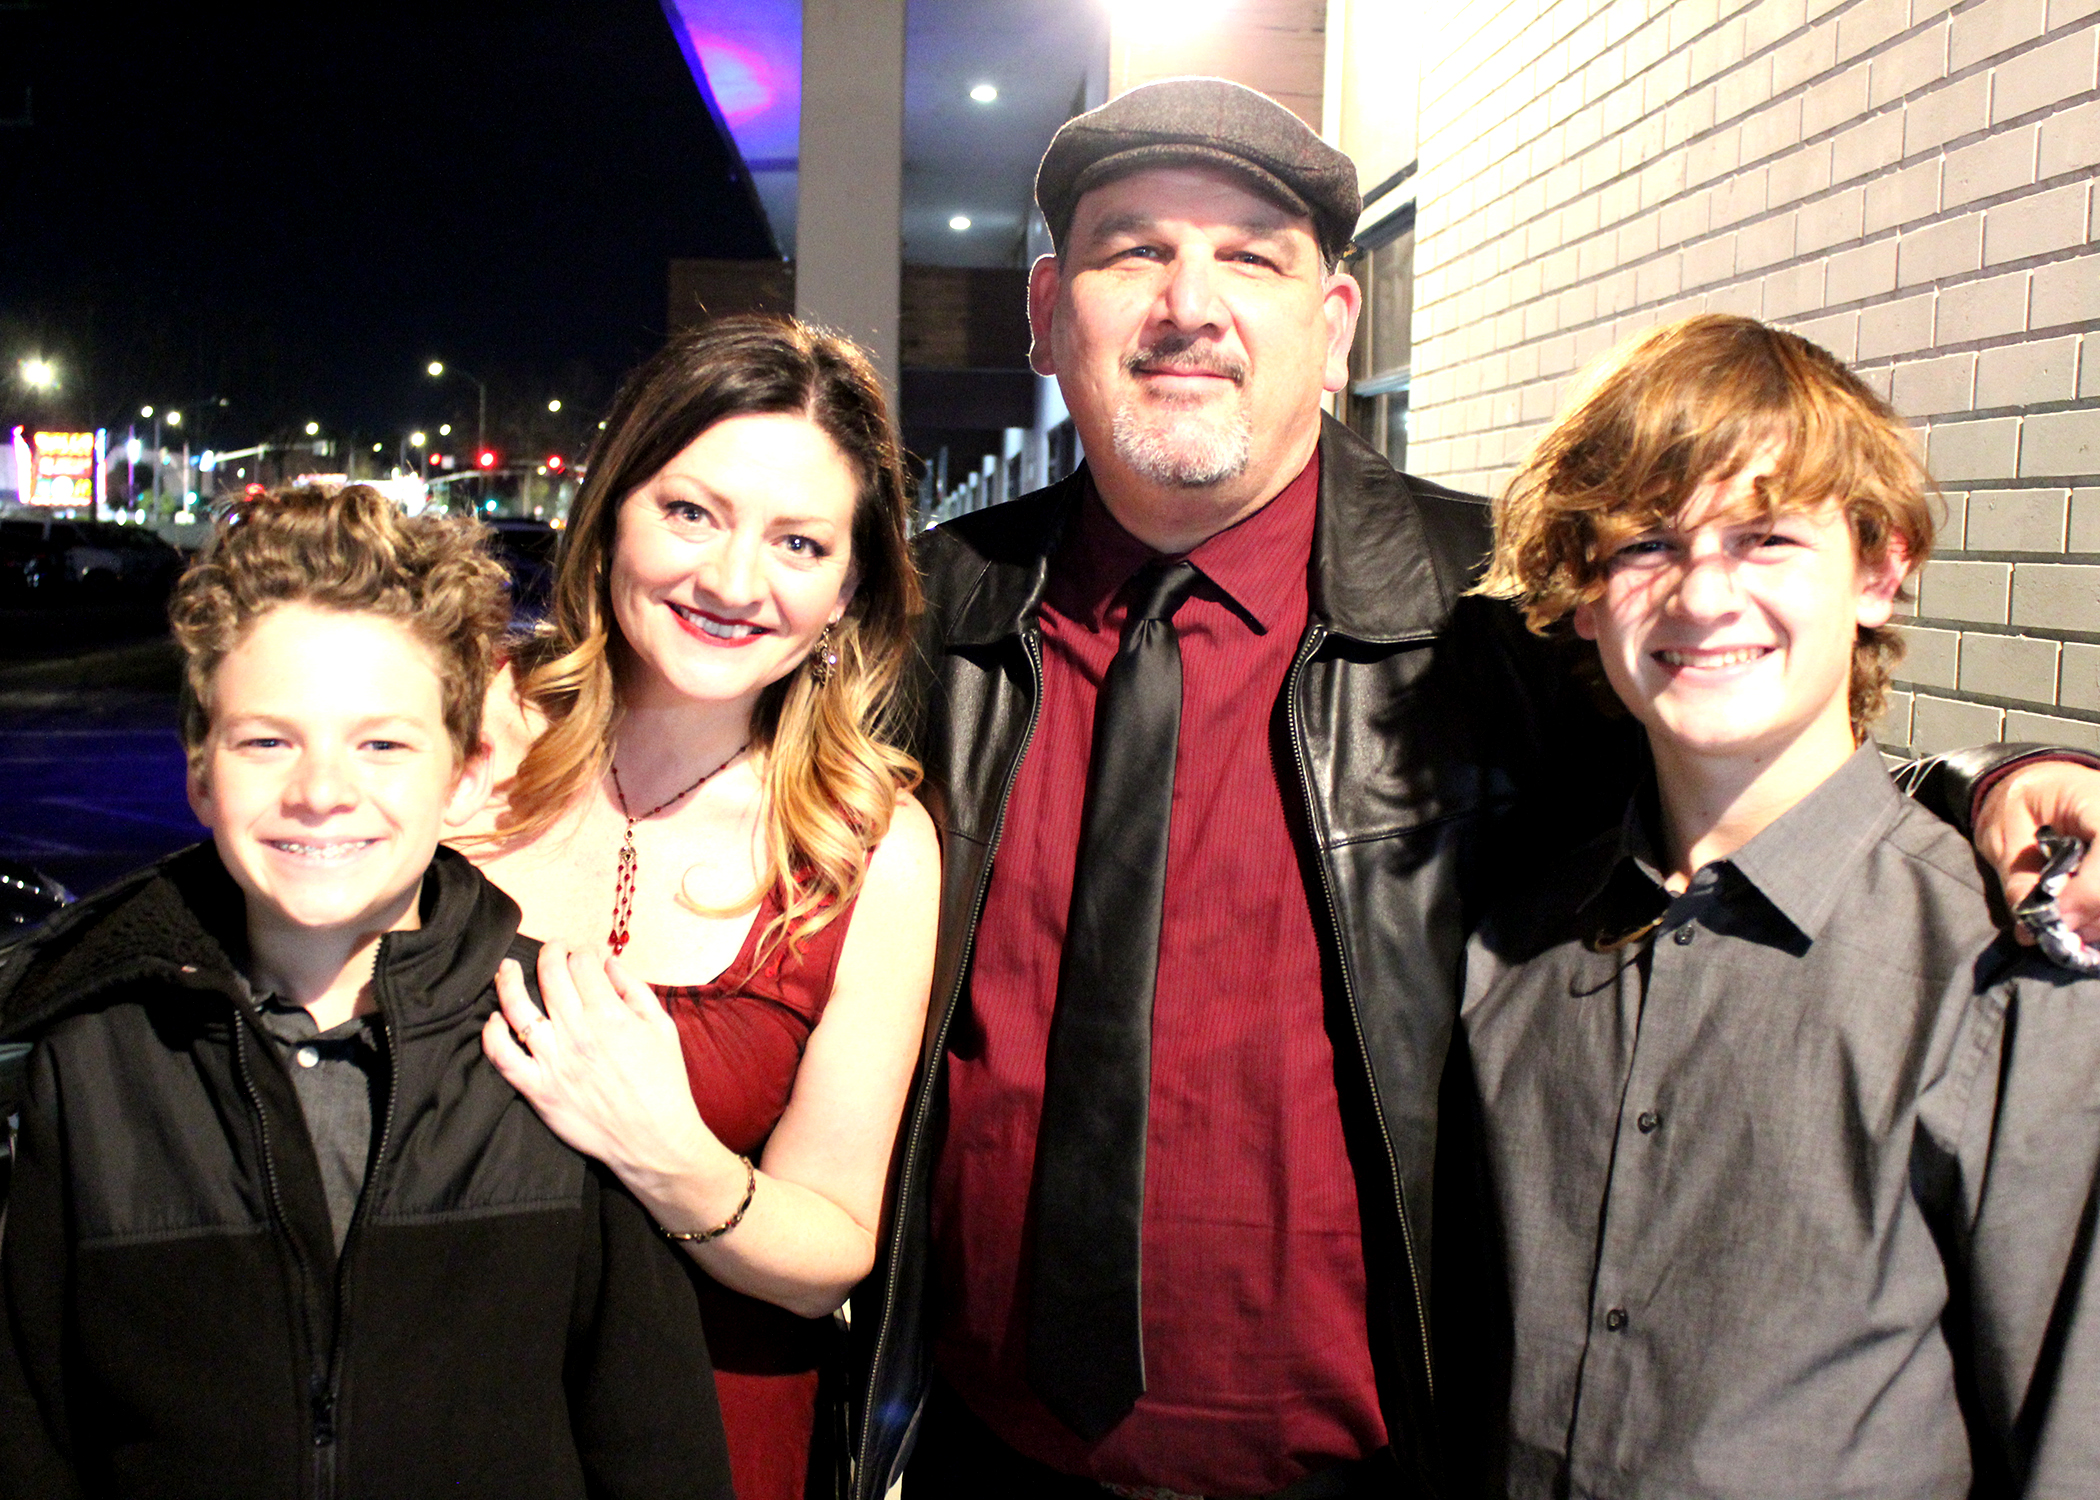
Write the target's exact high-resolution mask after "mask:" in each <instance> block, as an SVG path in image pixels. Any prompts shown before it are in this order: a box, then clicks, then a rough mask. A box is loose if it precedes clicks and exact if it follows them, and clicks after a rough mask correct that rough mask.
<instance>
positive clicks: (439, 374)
mask: <svg viewBox="0 0 2100 1500" xmlns="http://www.w3.org/2000/svg"><path fill="white" fill-rule="evenodd" d="M424 368H425V369H427V370H428V371H429V372H430V378H431V379H432V380H441V379H443V378H444V376H445V374H446V373H447V372H448V371H449V372H450V373H452V374H454V375H457V376H459V377H460V378H461V379H463V380H471V381H473V382H474V390H475V392H476V394H477V395H478V396H479V397H480V401H481V404H480V406H479V407H477V408H476V411H475V417H474V446H475V447H476V448H480V447H483V446H485V445H486V444H487V442H488V431H489V388H488V387H487V386H486V385H484V384H483V383H482V381H481V378H480V377H479V376H477V375H474V374H472V373H471V372H469V371H466V370H462V369H461V368H460V367H459V366H458V365H447V364H446V363H445V362H444V361H443V360H441V359H434V360H432V361H431V362H430V363H429V364H428V365H426V366H424Z"/></svg>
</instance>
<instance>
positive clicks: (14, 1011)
mask: <svg viewBox="0 0 2100 1500" xmlns="http://www.w3.org/2000/svg"><path fill="white" fill-rule="evenodd" d="M241 914H242V906H241V895H240V892H239V890H238V889H237V888H236V887H235V886H234V884H233V883H232V881H231V880H230V879H229V878H228V876H227V875H226V873H225V871H224V869H223V867H222V866H221V865H220V863H219V860H218V856H217V854H216V852H215V851H214V850H213V849H212V848H211V846H210V845H208V844H206V845H200V846H198V847H196V848H194V849H190V850H187V851H185V852H183V853H181V854H178V855H174V856H172V857H170V858H169V859H167V860H165V861H163V862H162V863H161V864H159V865H158V866H155V867H154V868H152V869H149V870H147V871H145V872H144V873H142V874H141V875H139V876H136V877H133V878H132V879H131V880H129V881H127V882H125V883H124V884H122V885H120V886H118V887H115V888H113V889H112V890H111V891H109V892H106V893H104V894H103V895H101V896H99V897H93V898H90V899H89V900H88V901H86V902H83V903H81V905H80V906H79V907H77V908H74V909H73V910H71V911H68V912H67V913H64V914H63V915H61V917H59V918H58V919H57V920H56V921H55V922H54V924H53V925H52V926H51V927H49V928H47V929H45V930H44V931H42V932H41V933H39V934H38V935H36V936H34V937H32V938H31V939H30V940H28V942H26V943H25V944H22V945H18V946H17V947H15V948H12V949H10V950H7V951H6V952H4V953H0V1017H4V1021H0V1041H13V1042H21V1041H34V1042H35V1048H34V1050H33V1051H32V1052H31V1053H30V1054H29V1059H28V1075H27V1081H26V1088H25V1091H24V1097H23V1099H22V1102H21V1124H20V1128H19V1133H18V1139H17V1150H16V1162H15V1173H14V1186H13V1191H12V1202H11V1204H10V1206H9V1209H8V1216H7V1224H6V1230H5V1237H4V1241H0V1289H4V1296H5V1310H6V1327H5V1338H4V1340H0V1495H4V1496H6V1497H7V1500H44V1497H47V1496H48V1497H58V1496H78V1495H96V1496H103V1495H108V1496H149V1495H150V1496H155V1497H163V1496H166V1497H176V1496H182V1497H190V1496H195V1497H200V1500H201V1497H205V1496H210V1497H214V1500H224V1497H233V1496H238V1497H249V1496H253V1497H265V1496H267V1497H272V1500H275V1497H287V1500H289V1497H295V1496H296V1497H335V1496H356V1497H365V1496H369V1497H373V1500H380V1497H387V1500H397V1497H414V1496H425V1495H439V1494H443V1495H447V1496H488V1497H491V1500H493V1497H498V1496H502V1497H506V1500H509V1497H526V1496H531V1497H534V1500H542V1497H558V1496H585V1495H589V1496H594V1497H596V1496H635V1497H642V1496H649V1497H664V1496H677V1497H695V1500H699V1497H708V1500H716V1497H725V1500H726V1497H729V1496H730V1494H731V1491H730V1485H729V1477H728V1462H727V1457H726V1452H725V1448H724V1443H723V1437H722V1423H721V1414H720V1411H719V1409H718V1408H717V1406H716V1403H715V1393H714V1380H713V1371H712V1368H711V1366H710V1365H709V1363H708V1357H707V1345H706V1341H705V1339H704V1337H703V1335H702V1333H701V1329H700V1316H699V1311H698V1305H697V1302H696V1300H695V1297H694V1293H693V1289H692V1283H691V1280H690V1274H691V1273H690V1271H689V1268H688V1266H687V1264H686V1262H685V1260H684V1258H683V1257H681V1256H679V1255H678V1254H677V1253H676V1252H675V1251H673V1250H672V1249H671V1248H670V1247H669V1246H667V1245H665V1244H664V1243H663V1242H662V1241H661V1240H660V1239H659V1238H658V1237H657V1235H656V1234H655V1233H654V1231H653V1229H652V1227H651V1225H650V1223H649V1220H648V1219H647V1217H646V1216H645V1215H644V1214H643V1213H642V1211H641V1209H640V1207H639V1206H638V1205H637V1204H636V1203H635V1202H634V1200H633V1199H632V1198H630V1197H629V1196H628V1195H627V1194H626V1193H625V1192H624V1191H623V1190H622V1189H621V1188H620V1187H619V1186H618V1184H617V1183H616V1182H614V1181H613V1180H612V1178H611V1177H610V1176H609V1175H607V1174H606V1173H605V1172H604V1171H603V1170H602V1169H601V1168H599V1167H597V1166H596V1165H594V1164H593V1163H591V1162H589V1161H587V1160H585V1159H584V1158H583V1157H581V1156H579V1155H577V1154H576V1153H575V1152H573V1151H571V1150H569V1149H568V1148H567V1147H565V1146H563V1145H562V1144H561V1143H560V1142H559V1141H557V1140H556V1139H555V1138H554V1136H553V1135H552V1134H551V1133H550V1132H549V1131H548V1130H547V1128H546V1127H545V1126H544V1125H543V1124H541V1123H540V1120H539V1118H538V1117H537V1116H536V1115H534V1113H533V1112H532V1110H531V1109H530V1108H529V1107H528V1106H527V1105H526V1104H525V1102H524V1101H523V1100H522V1099H520V1098H519V1097H518V1095H517V1093H516V1092H515V1091H514V1090H513V1089H512V1088H511V1087H510V1086H509V1085H508V1084H507V1083H505V1082H504V1081H503V1079H502V1077H501V1075H499V1074H498V1073H497V1072H496V1070H495V1069H494V1068H493V1067H492V1066H490V1064H489V1063H488V1062H487V1061H486V1060H485V1059H484V1058H483V1056H482V1053H481V1041H480V1031H481V1026H482V1023H483V1021H484V1020H485V1019H486V1018H487V1016H488V1015H489V1014H490V1012H491V1010H492V1009H493V1008H494V1006H495V1003H496V1002H495V989H494V985H493V983H492V980H493V976H494V974H495V971H496V966H497V964H498V962H499V961H500V960H502V959H503V958H504V957H505V956H506V955H509V956H514V957H517V958H520V959H521V960H523V962H524V965H525V971H526V973H527V974H528V975H529V974H530V973H531V972H532V963H531V958H532V954H533V945H532V944H531V943H530V942H529V941H527V940H523V939H520V938H518V937H517V935H516V934H517V922H518V911H517V908H516V906H514V905H513V904H512V903H511V902H510V900H509V899H508V898H507V897H505V896H504V895H503V894H502V893H501V892H500V891H498V890H497V889H496V888H495V887H494V886H491V885H490V884H489V883H488V882H487V881H485V880H484V879H483V878H482V877H481V875H480V874H479V873H478V872H477V871H476V870H475V869H474V868H473V867H472V866H471V865H469V864H468V863H467V862H466V861H465V860H463V859H460V858H459V857H458V856H456V855H454V854H452V853H450V852H449V851H440V852H439V854H438V857H437V859H436V860H435V861H434V862H433V864H432V865H431V868H430V871H429V873H428V874H427V875H426V877H425V879H424V885H423V893H422V917H423V923H424V925H423V926H422V928H421V929H419V930H416V931H408V932H397V933H392V934H389V935H388V936H387V937H386V938H385V939H384V941H383V942H382V943H381V945H380V952H379V957H378V961H377V963H376V964H375V966H374V973H373V982H374V989H375V992H376V994H377V997H378V1002H379V1009H380V1015H381V1017H382V1020H383V1023H384V1028H385V1033H386V1040H387V1052H388V1056H389V1058H390V1059H391V1067H390V1069H389V1074H390V1084H389V1091H388V1093H389V1097H388V1100H387V1103H386V1106H385V1111H384V1115H383V1117H382V1118H383V1124H382V1125H381V1126H380V1139H379V1143H378V1145H377V1146H376V1147H375V1151H374V1155H373V1158H372V1164H371V1168H370V1171H369V1173H368V1175H367V1178H366V1181H365V1187H364V1193H363V1195H362V1197H361V1199H360V1201H359V1203H358V1207H357V1214H356V1217H355V1219H354V1220H353V1222H352V1225H351V1228H350V1232H349V1237H348V1240H347V1242H346V1243H345V1245H344V1247H343V1251H342V1254H341V1256H340V1258H338V1256H337V1254H336V1251H335V1246H334V1239H333V1236H332V1234H331V1232H330V1229H329V1221H328V1207H327V1203H326V1201H325V1199H324V1196H323V1192H322V1187H321V1180H320V1173H319V1169H318V1167H317V1166H316V1163H315V1158H314V1152H313V1147H312V1145H311V1144H310V1142H309V1140H308V1137H307V1134H306V1127H305V1122H304V1118H303V1117H302V1115H301V1113H300V1109H299V1102H298V1099H297V1096H296V1095H295V1094H294V1092H293V1089H292V1083H291V1080H290V1078H289V1077H288V1076H286V1073H285V1071H284V1068H283V1065H282V1064H281V1063H280V1062H279V1061H278V1060H277V1059H276V1057H275V1055H274V1053H273V1051H272V1049H271V1047H270V1046H269V1045H268V1042H267V1040H266V1038H265V1037H264V1035H263V1033H262V1032H261V1031H260V1030H259V1027H258V1022H257V1020H256V1016H255V1013H254V1010H253V1007H252V1006H251V1004H250V1003H249V1001H248V999H247V989H246V986H245V985H244V984H243V983H242V982H241V980H240V978H239V976H238V974H237V972H236V969H235V966H234V963H233V961H232V959H231V958H230V957H229V949H230V950H232V951H234V952H238V951H240V948H239V940H238V938H237V937H235V936H234V935H236V934H239V933H241V932H242V931H243V930H244V923H243V921H242V915H241Z"/></svg>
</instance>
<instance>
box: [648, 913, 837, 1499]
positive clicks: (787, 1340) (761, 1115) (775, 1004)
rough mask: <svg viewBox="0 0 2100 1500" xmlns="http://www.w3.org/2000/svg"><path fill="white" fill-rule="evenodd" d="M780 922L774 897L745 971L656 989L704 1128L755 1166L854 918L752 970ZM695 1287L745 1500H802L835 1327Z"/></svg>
mask: <svg viewBox="0 0 2100 1500" xmlns="http://www.w3.org/2000/svg"><path fill="white" fill-rule="evenodd" d="M779 915H780V903H779V901H778V900H777V899H776V898H775V896H774V895H773V894H772V893H770V892H769V893H768V894H767V896H766V898H765V900H764V901H763V902H761V903H760V905H759V908H758V915H757V916H756V917H754V918H753V919H752V922H751V930H750V931H749V932H748V933H746V934H745V935H744V946H743V948H742V949H741V950H740V951H739V952H738V953H737V956H736V959H735V961H734V962H732V963H731V964H730V965H729V967H728V968H726V969H724V970H723V971H722V973H721V974H720V975H718V976H717V977H716V978H714V979H711V980H709V981H708V982H707V983H706V984H658V985H652V986H650V987H651V988H652V989H654V990H655V991H656V993H657V996H658V998H660V999H661V1000H662V1001H663V1003H664V1008H665V1009H666V1010H668V1011H669V1012H670V1013H671V1018H672V1019H673V1020H674V1021H676V1022H677V1023H678V1039H679V1042H680V1044H681V1045H682V1046H683V1048H684V1050H685V1071H686V1076H687V1078H689V1079H690V1080H691V1082H692V1085H693V1102H694V1103H696V1104H698V1105H699V1106H700V1118H701V1119H703V1120H705V1121H706V1122H707V1128H708V1129H710V1130H712V1131H713V1132H714V1133H715V1136H716V1138H717V1139H719V1140H720V1141H721V1142H722V1144H723V1145H725V1146H727V1147H728V1148H729V1149H730V1150H732V1151H735V1152H738V1153H740V1154H742V1155H744V1156H748V1157H750V1158H751V1159H752V1160H753V1161H757V1160H758V1158H759V1154H760V1153H761V1152H762V1151H763V1150H764V1148H765V1144H766V1138H767V1137H768V1136H770V1135H771V1134H772V1133H773V1127H774V1126H775V1125H777V1124H779V1123H780V1116H781V1113H782V1111H784V1110H785V1109H786V1108H787V1101H788V1095H789V1094H790V1093H791V1092H793V1089H794V1085H795V1070H796V1069H797V1068H798V1067H799V1066H800V1065H801V1062H802V1049H803V1047H804V1046H805V1045H807V1043H808V1041H809V1034H810V1032H811V1031H813V1030H814V1029H815V1028H816V1024H817V1019H818V1017H820V1016H821V1015H823V1013H824V1004H825V1002H826V1001H827V1000H829V999H830V998H831V983H832V979H833V977H834V976H835V975H836V974H837V972H838V965H839V949H840V948H841V947H842V946H843V945H844V943H845V941H846V925H847V923H848V922H850V921H851V920H852V917H853V909H852V907H851V906H850V905H848V906H847V908H846V909H845V910H844V911H841V912H840V913H839V914H838V915H837V916H836V917H834V918H833V919H832V920H831V922H830V923H829V924H828V925H827V926H825V927H824V928H823V930H822V931H820V932H817V933H815V934H813V935H811V936H810V937H808V938H805V939H804V940H803V942H802V944H801V948H800V951H798V952H795V953H792V954H791V953H790V952H789V949H788V945H787V944H785V943H781V944H778V945H776V946H775V947H774V948H773V951H772V952H770V953H768V954H767V955H766V957H765V960H764V962H762V963H758V964H755V965H754V963H753V959H754V957H755V956H756V954H757V952H758V945H759V938H760V935H761V934H762V933H763V932H764V931H765V930H766V928H767V926H768V925H770V924H771V923H772V921H773V919H774V918H775V917H777V916H779ZM697 1285H698V1286H699V1288H700V1294H701V1295H700V1317H701V1322H702V1324H703V1325H704V1326H705V1327H706V1329H707V1349H708V1353H709V1355H710V1356H712V1357H713V1359H714V1365H715V1390H716V1392H717V1394H719V1396H720V1397H721V1401H722V1425H723V1426H724V1428H726V1429H727V1431H728V1434H729V1473H730V1478H731V1479H732V1480H733V1481H734V1482H735V1485H736V1492H737V1496H738V1500H802V1488H803V1480H804V1477H805V1474H806V1472H807V1469H808V1464H809V1444H810V1434H811V1432H812V1430H813V1428H814V1425H815V1422H816V1411H817V1368H818V1365H819V1363H820V1362H821V1360H822V1358H823V1354H824V1350H825V1348H826V1346H827V1343H828V1342H829V1340H830V1337H831V1335H832V1328H831V1320H830V1319H829V1318H799V1317H797V1316H795V1314H793V1313H791V1312H789V1311H787V1310H786V1309H785V1308H781V1307H776V1306H774V1305H773V1304H772V1303H770V1302H761V1301H759V1300H758V1299H757V1298H755V1297H746V1296H744V1295H743V1294H742V1293H741V1292H733V1291H731V1290H730V1289H729V1288H727V1287H725V1286H723V1285H721V1284H720V1283H719V1282H716V1281H714V1280H712V1279H711V1278H709V1277H707V1276H704V1275H703V1276H701V1277H699V1278H697Z"/></svg>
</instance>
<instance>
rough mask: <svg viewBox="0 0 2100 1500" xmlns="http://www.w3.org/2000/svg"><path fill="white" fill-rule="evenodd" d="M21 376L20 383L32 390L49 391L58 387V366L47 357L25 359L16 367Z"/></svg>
mask: <svg viewBox="0 0 2100 1500" xmlns="http://www.w3.org/2000/svg"><path fill="white" fill-rule="evenodd" d="M16 368H17V369H18V370H19V371H20V373H21V376H22V384H24V385H26V386H28V387H29V388H30V389H31V390H33V391H49V390H55V389H57V387H58V366H57V365H54V364H53V363H51V361H50V360H48V359H37V358H31V359H25V360H23V361H22V362H21V364H20V365H18V366H17V367H16Z"/></svg>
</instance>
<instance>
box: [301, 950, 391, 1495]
mask: <svg viewBox="0 0 2100 1500" xmlns="http://www.w3.org/2000/svg"><path fill="white" fill-rule="evenodd" d="M392 940H393V934H392V933H386V934H384V935H382V936H381V937H380V939H379V946H378V947H376V948H375V949H373V950H372V974H371V984H372V990H373V998H374V999H375V1000H376V999H377V998H378V991H379V974H380V966H381V964H382V962H383V960H384V959H385V957H386V949H387V944H388V943H389V942H391V941H392ZM379 1034H380V1036H381V1037H382V1038H384V1040H385V1043H386V1113H385V1114H384V1115H382V1116H381V1117H380V1125H379V1145H378V1147H377V1149H375V1150H374V1151H373V1152H372V1155H371V1158H370V1161H371V1165H370V1166H368V1167H367V1168H366V1169H365V1182H364V1186H363V1188H361V1189H360V1190H359V1192H358V1195H357V1204H356V1206H355V1207H354V1208H352V1209H351V1211H350V1224H349V1227H348V1228H346V1229H345V1230H344V1231H343V1250H342V1253H341V1254H340V1255H338V1256H337V1257H336V1258H335V1319H334V1326H335V1344H334V1347H333V1348H331V1349H330V1350H329V1351H328V1373H327V1374H326V1375H325V1376H316V1377H315V1378H314V1383H315V1390H314V1449H315V1454H316V1459H317V1462H320V1463H322V1464H324V1465H325V1467H324V1468H323V1469H322V1481H323V1482H322V1486H321V1493H322V1496H323V1500H327V1497H328V1496H332V1495H333V1494H334V1493H335V1465H336V1454H337V1447H336V1436H337V1432H336V1422H335V1417H336V1397H337V1395H338V1394H339V1393H340V1391H341V1389H342V1379H343V1346H344V1344H345V1343H346V1342H347V1340H346V1339H345V1337H344V1328H343V1325H344V1307H345V1305H346V1299H345V1297H344V1295H343V1292H344V1287H345V1285H346V1283H347V1281H348V1279H349V1270H350V1252H351V1250H352V1249H353V1248H354V1247H355V1246H356V1244H357V1241H358V1230H359V1229H360V1228H361V1227H362V1226H363V1224H364V1221H365V1205H366V1204H368V1203H369V1202H371V1199H372V1188H373V1183H374V1181H375V1179H376V1178H377V1177H378V1176H379V1174H380V1172H381V1171H383V1170H384V1168H385V1164H386V1159H387V1156H386V1153H387V1148H388V1146H389V1145H390V1144H391V1142H392V1141H393V1138H394V1105H395V1103H396V1101H398V1100H399V1099H400V1097H401V1065H400V1058H399V1050H400V1049H399V1048H398V1047H396V1046H395V1041H394V1023H393V1020H392V1017H391V1016H390V1014H389V1013H388V1011H387V1008H386V1006H385V1005H383V1004H382V1005H381V1006H380V1007H379ZM324 1454H325V1455H326V1456H325V1458H322V1457H321V1455H324Z"/></svg>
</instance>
